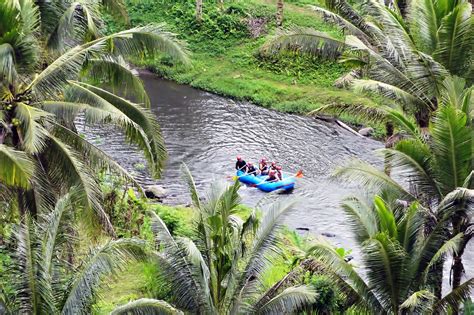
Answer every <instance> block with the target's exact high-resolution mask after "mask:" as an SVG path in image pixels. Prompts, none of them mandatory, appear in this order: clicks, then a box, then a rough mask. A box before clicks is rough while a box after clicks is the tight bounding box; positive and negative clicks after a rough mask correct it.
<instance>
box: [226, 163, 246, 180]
mask: <svg viewBox="0 0 474 315" xmlns="http://www.w3.org/2000/svg"><path fill="white" fill-rule="evenodd" d="M246 166H247V163H245V165H244V166H242V167H241V168H239V169H237V172H238V171H241V170H242V169H243V168H244V167H246ZM245 175H248V174H247V173H245V174H243V175H240V176H237V175H234V176H232V180H233V181H236V180H237V179H239V178H241V177H242V176H245ZM228 178H231V176H228Z"/></svg>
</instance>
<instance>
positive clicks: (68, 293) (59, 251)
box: [0, 190, 146, 314]
mask: <svg viewBox="0 0 474 315" xmlns="http://www.w3.org/2000/svg"><path fill="white" fill-rule="evenodd" d="M74 193H77V191H75V190H73V192H71V193H70V194H67V195H65V196H63V197H62V198H61V199H59V200H58V202H57V203H56V206H55V208H54V209H53V210H51V212H50V213H48V214H47V215H44V216H40V217H39V218H38V220H36V221H35V220H33V219H32V218H31V217H30V216H29V215H25V218H24V220H23V221H22V222H21V223H20V224H19V225H18V227H17V228H16V230H15V241H14V247H15V252H14V254H13V261H12V263H13V264H12V266H13V267H12V270H10V272H11V275H10V277H11V279H12V281H11V284H12V285H13V288H14V289H15V291H14V292H16V293H14V294H11V295H7V296H0V307H6V310H5V311H6V313H7V314H19V313H21V314H86V313H88V312H89V311H88V310H90V307H91V305H92V304H93V302H94V301H95V293H96V290H97V288H98V287H99V285H100V284H101V282H102V280H104V278H105V277H111V276H113V275H114V274H115V273H116V272H117V271H119V270H122V269H123V268H124V267H125V266H126V264H127V263H128V262H131V261H134V260H135V261H136V260H143V259H145V258H146V255H145V253H144V250H143V248H144V246H143V245H144V244H143V241H139V240H134V239H120V240H115V241H109V242H105V243H104V244H102V245H101V246H98V247H96V248H91V249H90V250H89V251H88V253H87V254H85V255H84V256H83V257H81V258H80V261H74V259H77V256H76V255H74V256H72V255H73V253H72V248H73V247H72V246H71V242H73V239H72V237H71V236H72V235H71V231H72V229H74V226H72V225H71V222H72V221H73V220H71V217H72V216H73V215H74V211H75V210H77V209H76V208H75V207H74V206H73V204H72V201H73V200H74V198H73V195H74ZM2 286H3V284H2Z"/></svg>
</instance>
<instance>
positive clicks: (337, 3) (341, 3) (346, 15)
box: [325, 0, 372, 38]
mask: <svg viewBox="0 0 474 315" xmlns="http://www.w3.org/2000/svg"><path fill="white" fill-rule="evenodd" d="M325 6H326V8H328V9H329V10H330V11H332V12H334V13H336V14H337V15H339V16H340V17H341V18H343V19H345V20H346V21H348V22H350V23H351V24H352V25H354V26H355V27H357V28H358V29H360V30H361V31H362V32H364V34H366V35H367V37H368V38H371V35H372V29H371V27H370V26H369V25H368V23H367V21H366V20H365V19H364V17H363V16H362V15H360V14H359V12H358V11H357V10H356V9H354V8H353V7H352V6H351V5H350V4H349V3H348V2H347V1H345V0H327V1H325Z"/></svg>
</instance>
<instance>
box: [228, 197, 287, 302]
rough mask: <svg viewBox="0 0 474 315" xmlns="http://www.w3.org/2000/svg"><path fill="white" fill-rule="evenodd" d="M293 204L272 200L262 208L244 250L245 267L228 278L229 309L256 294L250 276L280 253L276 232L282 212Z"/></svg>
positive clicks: (256, 273) (258, 271)
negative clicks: (230, 286)
mask: <svg viewBox="0 0 474 315" xmlns="http://www.w3.org/2000/svg"><path fill="white" fill-rule="evenodd" d="M294 204H295V200H287V201H284V202H274V203H272V204H271V205H269V207H268V209H265V211H263V212H264V213H265V216H264V217H263V218H262V220H261V222H260V224H259V226H258V229H257V232H256V233H255V235H254V236H253V241H252V243H251V244H250V245H249V248H248V249H247V250H246V254H245V258H246V259H245V262H246V265H245V268H244V271H243V272H234V273H232V274H231V276H232V279H230V280H229V281H228V282H229V283H232V284H233V287H232V288H228V289H227V292H226V295H227V296H226V300H227V301H228V303H229V305H231V306H230V308H231V309H232V310H234V311H236V310H237V309H240V308H241V307H242V306H243V305H244V302H243V301H244V300H246V299H249V298H250V297H252V296H253V295H254V294H255V292H254V289H253V288H252V286H253V281H251V278H252V277H254V276H255V275H258V274H262V272H263V271H264V270H265V269H266V268H267V267H268V266H270V265H271V264H272V263H273V259H274V257H275V255H278V254H279V253H280V248H279V246H278V245H279V240H278V238H277V232H278V231H279V228H280V225H279V224H278V222H279V220H280V218H281V216H282V215H283V214H284V213H285V212H286V211H288V210H289V209H291V208H292V207H293V206H294Z"/></svg>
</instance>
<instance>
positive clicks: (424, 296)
mask: <svg viewBox="0 0 474 315" xmlns="http://www.w3.org/2000/svg"><path fill="white" fill-rule="evenodd" d="M434 300H435V296H434V295H433V293H431V292H430V291H428V290H421V291H416V292H414V293H413V294H412V295H410V296H409V297H408V298H407V299H406V300H405V301H404V302H403V303H402V304H401V305H400V309H402V310H407V311H409V312H413V313H417V312H426V311H431V308H432V303H433V301H434Z"/></svg>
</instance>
